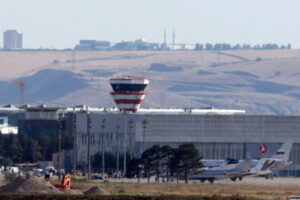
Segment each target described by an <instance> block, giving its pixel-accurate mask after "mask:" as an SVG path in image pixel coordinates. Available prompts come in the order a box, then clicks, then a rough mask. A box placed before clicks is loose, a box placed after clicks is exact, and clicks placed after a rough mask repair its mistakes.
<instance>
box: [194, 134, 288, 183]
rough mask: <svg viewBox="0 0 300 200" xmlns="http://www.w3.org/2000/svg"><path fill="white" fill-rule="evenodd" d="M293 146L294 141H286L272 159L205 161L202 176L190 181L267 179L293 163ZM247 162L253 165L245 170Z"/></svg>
mask: <svg viewBox="0 0 300 200" xmlns="http://www.w3.org/2000/svg"><path fill="white" fill-rule="evenodd" d="M292 145H293V142H292V140H288V141H286V142H285V143H283V145H282V146H281V147H280V148H279V149H278V151H277V152H276V153H275V154H274V155H273V156H272V157H271V158H261V159H259V160H241V161H239V162H236V160H234V159H226V160H223V162H221V161H220V160H219V161H218V162H217V160H210V161H209V160H204V165H205V167H204V168H202V169H201V170H202V174H201V173H200V174H197V175H193V176H191V178H190V179H194V180H195V179H196V180H200V181H201V182H204V181H205V180H208V181H209V182H211V183H213V182H214V180H220V179H226V178H230V179H231V180H232V181H236V180H237V179H239V180H242V179H243V178H244V177H245V176H265V177H266V178H267V177H269V175H270V174H272V173H273V172H272V171H273V170H275V169H280V168H282V167H285V166H287V165H289V164H291V163H292V162H289V161H288V159H289V154H290V151H291V148H292ZM245 161H247V163H248V162H250V163H251V164H250V165H249V166H248V168H247V169H246V168H244V167H245V166H246V164H245V163H244V162H245ZM242 163H244V164H242ZM208 164H210V165H208ZM216 164H217V166H216ZM210 166H212V167H210ZM214 166H215V167H214ZM234 166H235V167H234ZM201 170H200V171H201Z"/></svg>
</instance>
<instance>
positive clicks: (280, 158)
mask: <svg viewBox="0 0 300 200" xmlns="http://www.w3.org/2000/svg"><path fill="white" fill-rule="evenodd" d="M292 146H293V141H292V140H288V141H286V142H285V143H283V145H282V146H281V147H280V148H279V149H278V151H277V152H276V153H275V154H274V155H273V156H272V157H271V158H261V159H260V160H253V161H252V162H253V163H254V167H252V168H251V169H250V173H251V174H252V176H265V177H266V178H268V177H269V175H272V173H273V171H274V170H277V169H281V168H283V167H286V166H288V165H290V164H292V162H291V161H289V156H290V152H291V149H292ZM271 177H272V176H271Z"/></svg>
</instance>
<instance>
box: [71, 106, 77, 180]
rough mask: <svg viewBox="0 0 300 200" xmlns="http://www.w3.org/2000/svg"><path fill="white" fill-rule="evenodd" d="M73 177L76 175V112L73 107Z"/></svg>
mask: <svg viewBox="0 0 300 200" xmlns="http://www.w3.org/2000/svg"><path fill="white" fill-rule="evenodd" d="M72 125H73V175H76V111H75V107H73V120H72Z"/></svg>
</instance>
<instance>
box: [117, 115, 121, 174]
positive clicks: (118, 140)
mask: <svg viewBox="0 0 300 200" xmlns="http://www.w3.org/2000/svg"><path fill="white" fill-rule="evenodd" d="M116 128H117V132H116V138H117V150H116V175H117V177H119V175H120V168H119V166H120V163H119V162H120V133H119V130H120V125H119V118H118V119H117V127H116Z"/></svg>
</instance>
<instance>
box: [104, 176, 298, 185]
mask: <svg viewBox="0 0 300 200" xmlns="http://www.w3.org/2000/svg"><path fill="white" fill-rule="evenodd" d="M107 180H108V181H109V182H124V183H137V179H127V178H124V179H114V178H109V179H107ZM150 182H151V183H154V182H155V178H154V177H151V179H150ZM160 182H162V181H160ZM140 183H147V179H140ZM173 183H176V180H174V182H173ZM180 183H184V181H180ZM189 183H190V184H203V183H200V181H189ZM204 184H210V183H207V182H205V183H204ZM214 184H246V185H247V184H248V185H283V186H289V185H290V186H300V178H290V177H288V178H278V177H276V178H274V179H265V178H256V177H246V178H244V179H243V180H242V181H239V180H237V181H235V182H233V181H231V180H230V179H224V180H219V181H215V183H214Z"/></svg>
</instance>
